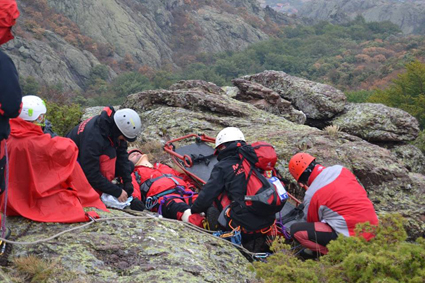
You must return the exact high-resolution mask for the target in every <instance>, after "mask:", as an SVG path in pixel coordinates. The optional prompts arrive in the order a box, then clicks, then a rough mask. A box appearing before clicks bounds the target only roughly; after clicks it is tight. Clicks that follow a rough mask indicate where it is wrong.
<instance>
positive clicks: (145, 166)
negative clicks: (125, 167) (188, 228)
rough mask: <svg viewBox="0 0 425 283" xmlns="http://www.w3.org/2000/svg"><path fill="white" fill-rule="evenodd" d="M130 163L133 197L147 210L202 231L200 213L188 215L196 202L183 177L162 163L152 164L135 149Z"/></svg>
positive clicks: (130, 155)
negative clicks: (187, 223) (189, 224)
mask: <svg viewBox="0 0 425 283" xmlns="http://www.w3.org/2000/svg"><path fill="white" fill-rule="evenodd" d="M129 160H130V161H131V162H133V164H134V174H133V184H135V186H134V187H135V188H136V189H135V193H134V194H133V196H135V197H136V198H137V197H139V198H140V199H142V200H143V202H144V203H145V207H146V209H148V210H150V211H153V212H158V214H159V215H162V216H163V217H166V218H171V219H177V220H181V221H184V222H189V223H192V224H194V225H196V226H199V227H201V228H204V221H205V218H204V217H203V216H201V215H200V214H199V213H193V214H192V213H191V210H190V205H191V204H192V203H193V201H195V200H196V198H197V193H195V192H194V189H195V187H194V186H193V185H192V184H191V183H190V180H189V178H188V177H187V176H186V175H184V174H182V173H180V172H177V171H176V170H174V169H172V168H171V167H169V166H167V165H165V164H161V163H155V164H154V165H152V164H151V163H150V162H149V159H148V156H147V155H146V154H143V153H142V152H141V151H140V150H137V149H134V150H131V151H130V152H129ZM137 188H139V190H138V189H137Z"/></svg>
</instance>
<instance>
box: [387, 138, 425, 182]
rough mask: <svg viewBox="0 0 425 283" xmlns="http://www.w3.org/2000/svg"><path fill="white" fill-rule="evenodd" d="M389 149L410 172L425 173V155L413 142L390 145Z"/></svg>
mask: <svg viewBox="0 0 425 283" xmlns="http://www.w3.org/2000/svg"><path fill="white" fill-rule="evenodd" d="M388 149H389V150H390V151H391V152H392V153H393V154H395V156H396V157H397V158H398V159H399V162H401V163H402V164H404V165H405V167H406V168H407V169H408V170H409V171H410V172H413V173H419V174H423V175H425V155H424V154H423V153H422V151H421V150H420V149H418V148H417V147H416V146H414V145H411V144H402V145H392V146H388Z"/></svg>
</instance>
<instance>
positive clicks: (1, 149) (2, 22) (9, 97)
mask: <svg viewBox="0 0 425 283" xmlns="http://www.w3.org/2000/svg"><path fill="white" fill-rule="evenodd" d="M18 17H19V10H18V6H17V5H16V2H15V0H7V1H5V0H0V45H2V44H4V43H6V42H8V41H9V40H11V39H13V34H12V26H14V25H15V23H16V19H17V18H18ZM21 101H22V91H21V87H20V86H19V77H18V72H17V71H16V67H15V64H13V62H12V59H10V57H9V56H7V55H6V54H5V53H4V52H3V51H1V50H0V194H1V193H3V191H4V190H5V189H6V180H5V172H6V170H5V169H6V166H7V164H6V155H7V152H6V149H7V147H6V139H7V138H8V137H9V134H10V125H9V119H10V118H15V117H18V115H19V113H20V111H21V107H22V103H21ZM5 233H6V234H5ZM8 234H10V230H9V229H7V231H5V230H2V231H1V233H0V237H6V238H7V237H8ZM1 249H3V248H1Z"/></svg>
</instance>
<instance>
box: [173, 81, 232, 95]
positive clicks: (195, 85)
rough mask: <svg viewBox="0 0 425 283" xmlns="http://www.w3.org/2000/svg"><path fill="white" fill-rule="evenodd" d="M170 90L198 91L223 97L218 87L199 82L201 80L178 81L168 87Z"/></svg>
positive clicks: (222, 92)
mask: <svg viewBox="0 0 425 283" xmlns="http://www.w3.org/2000/svg"><path fill="white" fill-rule="evenodd" d="M169 89H170V90H189V89H199V90H201V91H205V92H208V93H212V94H220V95H223V94H224V91H223V90H222V89H221V88H220V87H218V86H217V85H216V84H213V83H210V82H206V81H201V80H188V81H179V82H177V83H175V84H173V85H171V86H170V87H169Z"/></svg>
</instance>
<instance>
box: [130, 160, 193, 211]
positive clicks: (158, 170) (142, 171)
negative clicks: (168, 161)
mask: <svg viewBox="0 0 425 283" xmlns="http://www.w3.org/2000/svg"><path fill="white" fill-rule="evenodd" d="M134 171H137V173H138V174H139V176H140V181H139V184H143V183H144V182H145V181H147V180H149V179H155V178H157V177H160V176H162V175H163V174H172V175H174V176H179V177H181V178H183V179H181V178H177V177H174V178H173V179H174V180H175V181H177V183H178V185H179V186H183V187H184V188H185V190H187V191H189V190H191V188H192V185H191V183H190V182H189V181H188V177H187V176H186V175H184V174H182V173H180V172H178V171H176V170H174V169H173V168H171V167H169V166H167V165H165V164H161V163H155V165H154V167H153V168H149V167H145V166H136V167H135V168H134ZM134 184H137V182H135V176H134V174H133V185H134ZM176 186H177V185H176V183H175V182H174V181H173V180H172V179H170V178H161V179H159V180H157V181H155V182H154V183H153V184H152V186H151V187H150V189H149V191H148V193H147V195H146V197H150V196H155V195H157V194H159V193H161V192H164V191H166V190H169V189H172V188H174V187H176ZM134 187H135V190H134V192H135V193H136V195H138V194H141V193H140V186H139V185H137V186H134ZM173 195H175V196H180V195H179V194H168V195H166V196H167V197H170V196H173ZM133 196H134V194H133ZM197 196H198V195H197V194H196V195H193V197H192V202H193V201H195V199H196V198H197ZM162 199H163V197H160V198H159V199H158V203H159V202H161V200H162ZM173 200H174V201H175V202H183V201H184V202H186V203H188V204H189V199H185V200H180V199H173ZM152 211H154V212H156V211H157V207H154V208H153V209H152Z"/></svg>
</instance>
